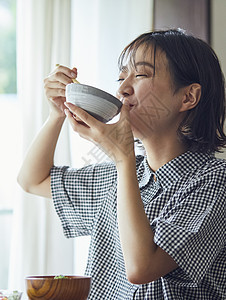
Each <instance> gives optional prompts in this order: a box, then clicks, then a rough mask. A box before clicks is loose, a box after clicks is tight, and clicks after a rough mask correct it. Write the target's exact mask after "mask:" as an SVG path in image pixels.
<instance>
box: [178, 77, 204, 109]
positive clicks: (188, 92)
mask: <svg viewBox="0 0 226 300" xmlns="http://www.w3.org/2000/svg"><path fill="white" fill-rule="evenodd" d="M201 90H202V88H201V85H200V84H199V83H192V84H190V85H189V86H186V87H185V90H184V98H183V101H182V103H181V108H180V112H183V111H187V110H190V109H192V108H194V107H195V106H196V105H197V104H198V103H199V100H200V98H201V92H202V91H201Z"/></svg>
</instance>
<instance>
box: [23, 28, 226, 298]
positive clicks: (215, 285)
mask: <svg viewBox="0 0 226 300" xmlns="http://www.w3.org/2000/svg"><path fill="white" fill-rule="evenodd" d="M119 67H120V75H119V88H118V92H117V97H118V98H119V99H120V100H121V101H122V102H123V106H122V110H121V115H120V119H119V121H118V122H116V123H115V124H103V123H101V122H99V121H97V120H96V119H94V118H93V117H92V116H90V115H89V114H88V113H86V112H85V111H83V110H82V109H80V108H78V107H76V106H74V105H72V104H70V103H66V102H65V86H66V85H67V84H68V83H71V82H72V79H73V78H75V77H76V75H77V74H76V72H77V71H76V69H72V70H70V69H69V68H66V67H64V66H59V67H58V68H57V69H56V70H55V71H54V72H53V73H52V74H50V76H49V77H47V78H46V79H45V90H46V95H47V98H48V99H49V103H50V115H49V118H48V120H47V122H46V123H45V125H44V127H43V128H42V130H41V131H40V133H39V135H38V136H37V138H36V139H35V141H34V143H33V145H32V146H31V148H30V150H29V152H28V155H27V157H26V159H25V161H24V163H23V166H22V168H21V171H20V174H19V176H18V181H19V183H20V185H21V186H22V187H23V188H24V189H25V190H26V191H27V192H30V193H34V194H37V195H40V196H45V197H49V198H51V197H52V198H53V201H54V204H55V208H56V211H57V213H58V215H59V217H60V219H61V221H62V226H63V229H64V233H65V235H66V236H67V237H75V236H79V235H91V245H90V250H89V259H88V265H87V270H86V274H87V275H90V276H92V288H91V292H90V296H89V299H155V300H156V299H223V298H224V297H225V286H224V276H225V266H224V264H223V263H225V246H224V245H225V242H224V228H225V217H224V209H225V192H226V190H225V186H226V185H225V166H226V163H225V161H224V160H220V159H216V158H215V157H214V152H216V151H219V150H220V148H221V147H223V146H225V144H226V136H225V134H224V132H223V123H224V118H225V94H224V78H223V75H222V72H221V69H220V66H219V62H218V59H217V57H216V55H215V53H214V52H213V50H212V49H211V48H210V47H209V46H208V45H207V44H206V43H204V42H203V41H201V40H199V39H196V38H194V37H192V36H188V35H186V34H185V33H183V32H181V31H180V30H168V31H159V32H150V33H146V34H143V35H141V36H139V37H138V38H137V39H135V40H134V41H133V42H132V43H131V44H129V45H128V46H127V47H126V48H125V49H124V50H123V52H122V54H121V56H120V59H119ZM65 115H66V116H67V118H68V120H69V122H70V124H71V126H72V128H73V130H74V131H75V132H78V133H79V135H81V136H82V137H84V138H85V139H87V140H90V141H92V142H94V143H95V144H97V145H99V147H101V148H102V149H103V150H104V151H105V152H106V153H107V154H108V155H109V156H110V157H111V158H112V161H113V162H112V163H102V164H96V165H91V166H87V167H84V168H81V169H74V168H68V167H56V166H54V151H55V146H56V143H57V139H58V136H59V133H60V130H61V127H62V124H63V122H64V120H65ZM134 137H136V138H137V139H139V140H140V141H141V142H142V144H143V147H144V149H145V153H146V155H145V156H137V157H136V156H135V154H134Z"/></svg>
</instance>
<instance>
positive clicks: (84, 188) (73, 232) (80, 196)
mask: <svg viewBox="0 0 226 300" xmlns="http://www.w3.org/2000/svg"><path fill="white" fill-rule="evenodd" d="M115 174H116V173H115V167H114V165H113V164H111V163H103V164H98V165H90V166H87V167H84V168H81V169H75V168H69V167H56V166H54V167H53V168H52V169H51V191H52V198H53V202H54V206H55V209H56V212H57V214H58V216H59V218H60V220H61V223H62V226H63V230H64V234H65V235H66V237H68V238H70V237H76V236H81V235H90V234H91V232H92V227H93V222H94V220H95V217H96V215H97V214H98V211H99V208H100V206H101V204H102V201H104V199H105V198H106V196H107V194H108V192H109V190H110V189H111V187H112V185H113V183H114V181H115V179H116V178H115Z"/></svg>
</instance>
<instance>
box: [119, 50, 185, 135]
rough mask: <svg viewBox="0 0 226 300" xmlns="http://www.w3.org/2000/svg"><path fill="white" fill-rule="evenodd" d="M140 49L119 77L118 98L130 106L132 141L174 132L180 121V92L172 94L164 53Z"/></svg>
mask: <svg viewBox="0 0 226 300" xmlns="http://www.w3.org/2000/svg"><path fill="white" fill-rule="evenodd" d="M144 49H146V48H145V47H144V46H140V47H139V48H138V50H137V52H136V56H135V64H134V65H133V64H132V63H131V62H129V63H128V64H126V65H125V66H124V67H123V69H122V71H121V73H120V75H119V88H118V91H117V97H118V98H119V99H120V100H121V101H122V102H124V101H125V99H127V101H128V102H129V104H130V107H131V108H130V119H131V125H132V130H133V133H134V135H135V137H137V138H139V139H141V140H144V139H145V138H149V137H151V136H158V138H160V137H161V136H165V135H166V134H169V133H170V132H176V131H177V128H178V126H179V124H180V122H181V120H182V118H181V117H182V116H181V113H179V110H180V107H181V100H182V95H183V93H182V91H181V90H179V91H178V92H176V93H175V88H174V85H173V82H172V79H171V75H170V71H169V64H168V60H167V58H166V55H165V53H164V52H163V51H161V50H159V49H157V50H156V55H155V61H154V55H153V52H154V51H152V50H153V49H149V50H148V51H146V50H145V51H144Z"/></svg>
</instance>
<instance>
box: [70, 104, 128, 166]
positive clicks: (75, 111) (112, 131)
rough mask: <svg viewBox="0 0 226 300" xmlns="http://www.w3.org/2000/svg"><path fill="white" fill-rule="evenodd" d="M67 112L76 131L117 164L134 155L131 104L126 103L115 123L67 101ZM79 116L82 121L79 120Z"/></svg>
mask: <svg viewBox="0 0 226 300" xmlns="http://www.w3.org/2000/svg"><path fill="white" fill-rule="evenodd" d="M65 106H67V108H68V109H66V110H65V113H66V115H67V117H68V120H69V122H70V124H71V126H72V128H73V130H74V131H75V132H77V133H78V134H79V135H80V136H81V137H83V138H85V139H87V140H89V141H92V142H93V143H94V144H95V145H97V146H98V147H99V148H101V149H102V150H103V151H104V152H105V153H106V154H107V155H108V156H109V157H110V158H111V159H112V160H113V161H114V162H115V163H116V164H118V163H119V162H121V161H124V160H125V159H127V158H129V157H134V138H133V133H132V130H131V126H130V116H129V110H130V108H129V106H128V105H126V104H124V105H123V106H122V109H121V115H120V119H119V121H118V122H117V123H115V124H104V123H102V122H100V121H98V120H96V119H95V118H94V117H92V116H91V115H90V114H88V113H87V112H85V111H84V110H82V109H81V108H79V107H77V106H75V105H73V104H71V103H68V102H67V103H65ZM77 118H79V119H80V120H81V121H82V122H81V121H77V120H76V119H77Z"/></svg>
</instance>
